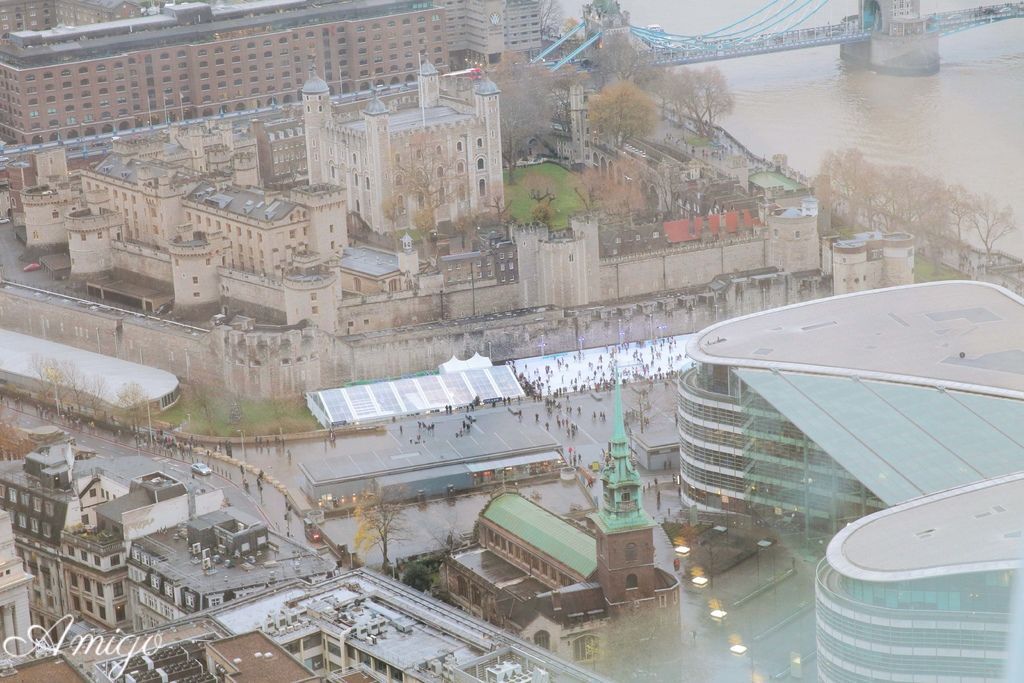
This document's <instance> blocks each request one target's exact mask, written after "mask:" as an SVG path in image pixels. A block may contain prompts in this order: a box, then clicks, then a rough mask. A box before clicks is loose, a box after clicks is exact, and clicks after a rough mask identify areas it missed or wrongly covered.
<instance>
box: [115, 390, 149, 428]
mask: <svg viewBox="0 0 1024 683" xmlns="http://www.w3.org/2000/svg"><path fill="white" fill-rule="evenodd" d="M115 403H116V405H117V407H118V409H119V410H120V411H121V414H122V415H124V417H125V419H126V420H128V422H129V423H131V425H132V428H133V429H138V426H139V423H141V422H142V418H143V417H144V416H145V415H146V410H147V409H148V403H149V400H148V399H147V398H146V392H145V390H144V389H143V388H142V385H140V384H139V383H137V382H129V383H128V384H125V385H124V386H122V387H121V388H120V389H118V390H117V397H116V399H115Z"/></svg>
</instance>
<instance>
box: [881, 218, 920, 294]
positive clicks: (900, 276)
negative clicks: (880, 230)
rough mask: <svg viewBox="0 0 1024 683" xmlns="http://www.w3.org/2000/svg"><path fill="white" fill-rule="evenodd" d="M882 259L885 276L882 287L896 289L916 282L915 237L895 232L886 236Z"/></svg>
mask: <svg viewBox="0 0 1024 683" xmlns="http://www.w3.org/2000/svg"><path fill="white" fill-rule="evenodd" d="M883 245H884V246H883V247H882V257H883V258H884V259H885V265H884V269H885V271H884V272H885V275H884V277H883V279H882V285H883V286H885V287H896V286H898V285H909V284H913V282H914V236H913V235H911V234H910V233H906V232H893V233H889V234H888V235H886V236H885V240H884V242H883Z"/></svg>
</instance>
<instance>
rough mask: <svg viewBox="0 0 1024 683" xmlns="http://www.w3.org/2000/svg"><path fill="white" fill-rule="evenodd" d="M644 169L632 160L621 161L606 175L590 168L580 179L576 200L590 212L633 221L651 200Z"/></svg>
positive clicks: (611, 167)
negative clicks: (645, 186)
mask: <svg viewBox="0 0 1024 683" xmlns="http://www.w3.org/2000/svg"><path fill="white" fill-rule="evenodd" d="M643 177H644V169H643V168H642V167H641V165H640V164H639V162H637V161H636V160H634V159H632V158H629V157H620V158H619V159H617V160H616V161H614V162H613V163H612V164H610V165H609V170H608V171H607V172H605V173H602V172H601V171H600V170H599V169H597V168H595V167H590V168H587V169H586V170H585V171H583V173H581V174H580V176H579V181H578V182H577V184H576V188H575V191H576V196H577V197H579V199H580V202H581V203H582V204H583V208H584V209H585V210H586V211H594V210H598V211H603V212H604V213H607V214H608V215H609V216H612V217H615V218H619V219H625V220H632V218H633V216H634V214H635V213H636V211H637V210H638V209H640V208H642V207H643V206H644V205H645V203H646V201H647V199H646V196H645V193H644V191H643Z"/></svg>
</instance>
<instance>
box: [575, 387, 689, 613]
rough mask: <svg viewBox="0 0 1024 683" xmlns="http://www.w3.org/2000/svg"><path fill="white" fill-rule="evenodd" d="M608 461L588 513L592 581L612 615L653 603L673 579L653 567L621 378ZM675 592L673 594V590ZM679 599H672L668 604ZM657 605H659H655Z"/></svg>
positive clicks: (648, 521)
mask: <svg viewBox="0 0 1024 683" xmlns="http://www.w3.org/2000/svg"><path fill="white" fill-rule="evenodd" d="M612 429H613V431H612V438H611V442H610V444H609V447H608V460H607V461H606V463H605V466H604V470H603V471H602V473H601V505H600V508H599V509H598V510H597V512H594V513H592V514H591V515H590V521H591V522H593V528H594V535H595V537H596V539H597V571H596V577H595V578H596V579H597V582H598V583H599V584H600V585H601V587H602V589H603V590H604V596H605V601H606V603H607V605H608V608H609V611H610V612H613V613H614V612H616V611H619V610H622V609H625V608H626V607H629V608H631V609H634V608H637V607H665V606H667V605H661V604H655V599H656V597H658V595H659V594H660V595H661V600H664V597H665V596H664V590H665V588H666V585H671V584H672V583H674V582H675V579H674V577H666V576H663V574H664V572H662V571H660V570H659V569H658V568H657V567H656V566H655V564H654V528H655V526H656V525H655V522H654V520H653V519H651V516H650V515H648V514H647V511H646V510H644V506H643V482H642V481H641V479H640V474H639V473H638V472H637V471H636V467H635V466H634V465H633V460H632V458H631V453H630V449H629V438H628V437H627V436H626V422H625V419H624V416H623V410H622V380H621V379H617V380H616V382H615V417H614V422H613V424H612ZM673 592H674V591H673ZM677 600H678V596H677V595H673V596H672V604H674V603H675V602H676V601H677ZM659 602H660V601H659Z"/></svg>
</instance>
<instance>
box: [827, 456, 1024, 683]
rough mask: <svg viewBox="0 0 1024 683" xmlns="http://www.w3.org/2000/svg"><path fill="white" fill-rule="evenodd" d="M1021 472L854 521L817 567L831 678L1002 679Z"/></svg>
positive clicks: (1022, 524)
mask: <svg viewBox="0 0 1024 683" xmlns="http://www.w3.org/2000/svg"><path fill="white" fill-rule="evenodd" d="M1022 529H1024V473H1019V474H1015V475H1011V476H1008V477H1001V478H997V479H991V480H988V481H984V482H979V483H975V484H970V485H967V486H962V487H957V488H954V489H951V490H949V491H944V492H941V493H937V494H934V495H931V496H924V497H921V498H918V499H915V500H913V501H910V502H907V503H903V504H901V505H897V506H894V507H891V508H889V509H887V510H885V511H883V512H879V513H876V514H873V515H869V516H868V517H865V518H863V519H861V520H858V521H856V522H853V523H852V524H850V525H849V526H847V527H846V528H844V529H843V530H842V531H840V532H839V533H838V534H836V536H835V538H833V539H832V542H831V543H830V544H829V546H828V552H827V554H826V557H825V559H824V560H822V562H821V563H820V564H819V566H818V573H817V583H816V591H815V592H816V605H815V607H816V613H817V641H818V649H817V653H818V677H819V680H820V681H822V683H869V682H872V683H873V682H875V681H914V682H915V683H939V682H942V681H957V682H958V683H983V682H985V683H988V682H992V681H1002V680H1003V679H1002V675H1003V668H1004V664H1005V659H1006V649H1007V643H1008V641H1009V629H1010V626H1009V622H1010V616H1009V610H1010V603H1011V584H1012V581H1013V577H1014V573H1015V568H1016V567H1017V566H1019V563H1020V550H1021V534H1022Z"/></svg>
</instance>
